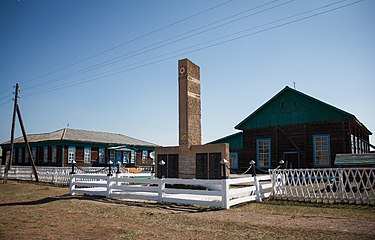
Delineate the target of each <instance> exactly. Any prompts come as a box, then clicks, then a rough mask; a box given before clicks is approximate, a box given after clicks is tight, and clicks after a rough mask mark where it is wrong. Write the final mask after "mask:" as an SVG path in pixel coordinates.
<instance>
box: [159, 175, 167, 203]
mask: <svg viewBox="0 0 375 240" xmlns="http://www.w3.org/2000/svg"><path fill="white" fill-rule="evenodd" d="M164 193H165V182H164V178H160V179H159V192H158V202H160V203H162V202H163V199H164Z"/></svg>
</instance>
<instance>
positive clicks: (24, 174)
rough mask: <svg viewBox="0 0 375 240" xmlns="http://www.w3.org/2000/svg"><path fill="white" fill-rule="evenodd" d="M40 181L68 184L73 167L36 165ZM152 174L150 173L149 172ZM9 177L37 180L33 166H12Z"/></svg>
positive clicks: (0, 175)
mask: <svg viewBox="0 0 375 240" xmlns="http://www.w3.org/2000/svg"><path fill="white" fill-rule="evenodd" d="M36 171H37V173H38V179H39V181H40V182H45V183H52V184H55V185H61V186H68V185H69V181H70V172H71V171H72V168H71V167H42V166H36ZM74 171H75V172H76V173H84V172H86V173H87V172H91V173H103V174H104V173H108V168H103V167H84V168H77V167H76V168H75V169H74ZM148 176H150V174H148ZM3 177H4V166H1V167H0V178H3ZM8 179H14V180H27V181H35V176H34V173H33V170H32V167H31V166H12V167H11V168H10V169H9V171H8Z"/></svg>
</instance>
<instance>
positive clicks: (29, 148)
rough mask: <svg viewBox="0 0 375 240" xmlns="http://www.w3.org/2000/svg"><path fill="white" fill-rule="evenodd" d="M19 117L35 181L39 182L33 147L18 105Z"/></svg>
mask: <svg viewBox="0 0 375 240" xmlns="http://www.w3.org/2000/svg"><path fill="white" fill-rule="evenodd" d="M17 115H18V121H19V122H20V125H21V130H22V135H23V140H24V141H25V144H26V147H27V151H28V152H29V156H30V158H31V166H32V167H33V172H34V176H35V181H36V182H39V178H38V173H37V171H36V167H35V162H34V157H33V152H32V151H31V147H30V144H29V141H27V136H26V131H25V127H24V125H23V121H22V117H21V111H20V107H19V106H18V105H17Z"/></svg>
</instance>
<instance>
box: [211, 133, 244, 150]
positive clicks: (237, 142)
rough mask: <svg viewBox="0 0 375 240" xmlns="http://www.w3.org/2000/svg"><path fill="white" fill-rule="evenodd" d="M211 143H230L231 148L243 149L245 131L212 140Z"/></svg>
mask: <svg viewBox="0 0 375 240" xmlns="http://www.w3.org/2000/svg"><path fill="white" fill-rule="evenodd" d="M211 143H228V144H229V148H230V149H234V148H236V149H243V133H242V132H238V133H234V134H232V135H229V136H226V137H223V138H220V139H218V140H215V141H213V142H210V143H209V144H211Z"/></svg>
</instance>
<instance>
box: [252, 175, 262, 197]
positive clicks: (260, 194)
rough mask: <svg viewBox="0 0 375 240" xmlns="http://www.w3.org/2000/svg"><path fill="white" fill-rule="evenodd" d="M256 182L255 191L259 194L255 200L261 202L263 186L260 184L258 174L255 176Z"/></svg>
mask: <svg viewBox="0 0 375 240" xmlns="http://www.w3.org/2000/svg"><path fill="white" fill-rule="evenodd" d="M254 184H255V192H256V195H257V196H256V198H255V200H256V201H257V202H261V201H262V192H261V188H260V185H259V180H258V178H257V176H256V175H255V176H254Z"/></svg>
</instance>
